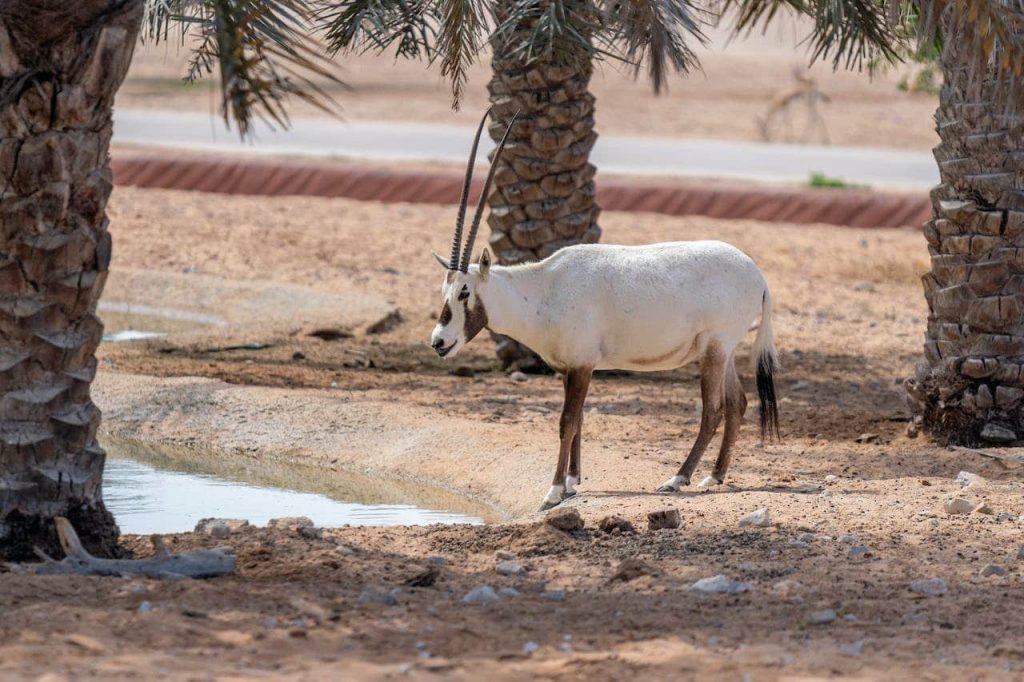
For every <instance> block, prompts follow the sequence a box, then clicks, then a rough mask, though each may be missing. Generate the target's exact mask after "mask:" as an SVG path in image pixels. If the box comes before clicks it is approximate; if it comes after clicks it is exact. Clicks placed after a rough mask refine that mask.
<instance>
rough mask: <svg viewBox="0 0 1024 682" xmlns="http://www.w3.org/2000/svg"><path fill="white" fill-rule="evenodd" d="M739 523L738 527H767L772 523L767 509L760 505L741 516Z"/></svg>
mask: <svg viewBox="0 0 1024 682" xmlns="http://www.w3.org/2000/svg"><path fill="white" fill-rule="evenodd" d="M739 525H740V528H746V527H749V528H767V527H768V526H770V525H772V520H771V518H770V517H769V515H768V510H767V509H765V508H764V507H761V508H760V509H755V510H754V511H752V512H750V513H749V514H747V515H745V516H743V517H741V518H740V521H739Z"/></svg>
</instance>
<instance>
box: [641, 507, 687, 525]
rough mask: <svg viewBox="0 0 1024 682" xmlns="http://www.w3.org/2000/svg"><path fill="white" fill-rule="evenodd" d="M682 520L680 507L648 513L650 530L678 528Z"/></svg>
mask: <svg viewBox="0 0 1024 682" xmlns="http://www.w3.org/2000/svg"><path fill="white" fill-rule="evenodd" d="M680 523H682V520H681V519H680V518H679V510H678V509H663V510H661V511H653V512H651V513H650V514H648V515H647V528H648V530H664V529H670V528H678V527H679V524H680Z"/></svg>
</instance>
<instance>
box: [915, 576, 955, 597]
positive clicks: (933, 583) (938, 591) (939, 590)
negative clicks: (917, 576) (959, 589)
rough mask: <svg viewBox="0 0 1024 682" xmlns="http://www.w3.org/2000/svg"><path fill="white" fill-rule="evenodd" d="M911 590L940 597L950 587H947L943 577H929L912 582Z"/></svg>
mask: <svg viewBox="0 0 1024 682" xmlns="http://www.w3.org/2000/svg"><path fill="white" fill-rule="evenodd" d="M910 590H911V591H912V592H917V593H918V594H924V595H927V596H929V597H938V596H941V595H943V594H946V592H948V591H949V588H948V587H946V581H945V580H943V579H942V578H927V579H923V580H915V581H914V582H912V583H910Z"/></svg>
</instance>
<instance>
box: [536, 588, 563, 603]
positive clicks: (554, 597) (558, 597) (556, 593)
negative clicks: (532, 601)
mask: <svg viewBox="0 0 1024 682" xmlns="http://www.w3.org/2000/svg"><path fill="white" fill-rule="evenodd" d="M540 596H542V597H544V598H545V599H550V600H551V601H565V590H547V591H545V592H542V593H541V595H540Z"/></svg>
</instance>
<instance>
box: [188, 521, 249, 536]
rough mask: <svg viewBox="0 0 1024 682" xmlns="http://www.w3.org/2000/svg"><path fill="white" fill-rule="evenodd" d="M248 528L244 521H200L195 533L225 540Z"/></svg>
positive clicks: (247, 523)
mask: <svg viewBox="0 0 1024 682" xmlns="http://www.w3.org/2000/svg"><path fill="white" fill-rule="evenodd" d="M248 527H249V522H248V521H246V520H245V519H200V520H199V523H197V524H196V528H195V532H196V533H198V534H200V535H209V536H212V537H215V538H226V537H229V536H230V535H231V534H232V533H237V532H238V531H240V530H242V529H243V528H248Z"/></svg>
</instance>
